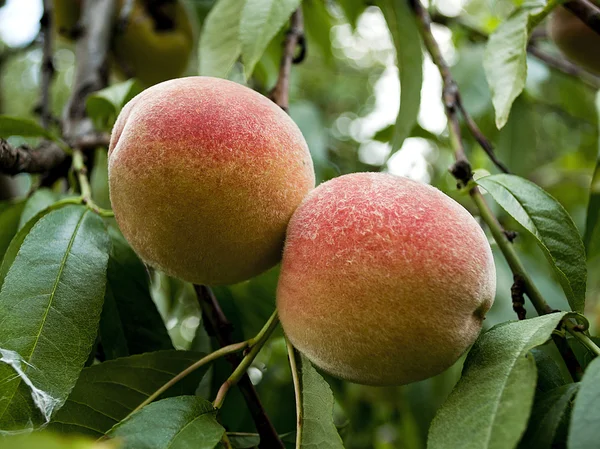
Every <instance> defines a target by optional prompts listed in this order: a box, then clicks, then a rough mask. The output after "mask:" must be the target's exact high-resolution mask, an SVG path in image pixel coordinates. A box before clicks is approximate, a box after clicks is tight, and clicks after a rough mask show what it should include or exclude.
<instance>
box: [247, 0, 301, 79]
mask: <svg viewBox="0 0 600 449" xmlns="http://www.w3.org/2000/svg"><path fill="white" fill-rule="evenodd" d="M300 2H301V0H245V3H244V5H243V6H242V7H241V9H242V15H241V18H240V28H239V30H240V31H239V32H240V34H239V38H240V42H241V44H242V50H241V52H242V61H243V63H244V73H245V75H246V79H248V78H250V76H251V75H252V72H253V71H254V67H255V66H256V63H257V62H258V61H259V59H260V58H261V56H262V54H263V53H264V52H265V50H266V49H267V46H268V45H269V42H270V41H271V40H272V39H273V38H274V37H275V35H276V34H277V33H278V32H279V30H280V29H281V28H282V27H283V26H284V25H285V24H286V23H287V22H288V20H289V18H290V16H291V15H292V13H293V12H294V11H295V10H296V9H297V8H298V7H299V6H300ZM238 3H239V2H238ZM238 7H239V6H238Z"/></svg>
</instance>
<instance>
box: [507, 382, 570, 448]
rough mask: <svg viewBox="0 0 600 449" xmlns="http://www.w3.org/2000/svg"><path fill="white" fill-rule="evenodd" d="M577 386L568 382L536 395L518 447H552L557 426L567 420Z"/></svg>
mask: <svg viewBox="0 0 600 449" xmlns="http://www.w3.org/2000/svg"><path fill="white" fill-rule="evenodd" d="M578 387H579V384H576V383H570V384H567V385H563V386H561V387H558V388H555V389H554V390H550V391H547V392H545V393H542V394H539V395H536V397H535V403H534V404H533V409H532V411H531V418H530V419H529V423H528V424H527V431H526V432H525V435H524V436H523V439H522V440H521V442H520V444H519V448H522V449H552V443H553V442H554V441H555V438H556V435H557V432H558V429H559V427H560V426H561V425H565V424H566V423H567V422H568V421H567V418H568V416H569V413H570V409H571V401H572V399H573V396H575V393H576V392H577V389H578Z"/></svg>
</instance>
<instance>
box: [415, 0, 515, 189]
mask: <svg viewBox="0 0 600 449" xmlns="http://www.w3.org/2000/svg"><path fill="white" fill-rule="evenodd" d="M409 4H410V6H411V7H412V9H413V10H414V12H415V14H416V16H417V18H418V21H419V26H420V29H421V36H422V37H423V42H424V43H425V47H426V48H427V51H428V52H429V54H430V55H431V59H432V60H433V61H434V63H435V65H436V66H437V67H438V70H439V71H440V75H441V76H442V85H443V91H442V100H443V103H444V110H445V111H446V117H447V118H448V127H449V129H450V142H451V144H452V149H453V150H454V156H455V158H456V163H455V164H454V165H453V166H452V168H451V169H450V172H451V173H452V174H453V175H454V177H455V178H456V179H457V180H458V181H459V183H460V184H462V185H467V183H468V182H469V181H470V180H471V177H472V173H471V164H470V163H469V160H468V159H467V156H466V154H465V148H464V145H463V143H462V136H461V131H460V120H459V116H458V113H459V112H460V113H461V115H462V116H463V118H464V119H465V123H466V125H467V128H468V129H469V131H470V132H471V134H472V135H473V137H474V138H475V140H476V141H477V142H478V143H479V145H480V146H481V148H483V150H484V151H485V152H486V154H487V155H488V157H489V158H490V160H491V161H492V162H493V163H494V165H496V167H498V169H499V170H500V171H502V172H504V173H509V170H508V168H507V167H506V166H505V165H504V164H503V163H502V162H501V161H500V160H499V159H498V157H497V156H496V154H495V152H494V148H493V146H492V144H491V143H490V141H489V140H488V139H487V138H486V137H485V136H484V135H483V133H482V132H481V130H480V129H479V127H478V126H477V124H476V123H475V120H473V118H472V117H471V115H470V114H469V113H468V112H467V110H466V109H465V107H464V106H463V104H462V99H461V96H460V92H459V90H458V85H457V84H456V81H455V80H454V78H452V74H451V73H450V67H449V66H448V63H447V62H446V60H445V59H444V57H443V55H442V51H441V50H440V47H439V45H438V43H437V42H436V40H435V38H434V37H433V34H432V32H431V17H430V16H429V12H428V11H427V10H426V9H425V8H424V7H423V5H422V4H421V2H420V1H419V0H409Z"/></svg>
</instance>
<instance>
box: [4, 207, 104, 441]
mask: <svg viewBox="0 0 600 449" xmlns="http://www.w3.org/2000/svg"><path fill="white" fill-rule="evenodd" d="M109 249H110V240H109V238H108V235H107V233H106V229H105V227H104V223H103V222H102V219H100V217H98V216H97V215H95V214H94V213H92V212H91V211H90V210H89V209H87V208H86V207H84V206H67V207H64V208H62V209H59V210H55V211H52V212H50V213H48V214H47V215H45V216H44V217H42V218H41V219H40V220H39V221H38V222H37V223H36V224H35V226H33V228H32V229H31V232H30V233H29V234H28V235H27V236H26V237H25V239H24V241H23V244H22V245H21V247H20V249H19V252H18V254H17V255H16V257H15V259H14V262H13V263H12V265H11V266H10V268H9V270H8V273H7V274H6V278H5V280H4V284H3V285H2V290H1V291H0V354H1V357H2V358H1V359H0V360H1V361H2V362H4V363H2V364H0V429H2V430H17V429H22V428H24V427H27V426H30V425H32V424H33V425H36V424H39V423H41V422H44V421H46V422H47V421H49V420H50V417H51V416H52V414H53V413H54V412H55V411H56V410H58V409H59V408H60V407H61V406H62V405H63V404H64V402H65V401H66V399H67V396H68V395H69V393H70V392H71V389H72V388H73V386H74V385H75V382H76V381H77V378H78V377H79V373H80V372H81V369H82V368H83V365H84V363H85V362H86V360H87V358H88V355H89V352H90V349H91V347H92V345H93V343H94V341H95V339H96V330H97V327H98V321H99V319H100V311H101V308H102V301H103V298H104V288H105V285H106V265H107V263H108V252H109ZM15 336H18V338H15Z"/></svg>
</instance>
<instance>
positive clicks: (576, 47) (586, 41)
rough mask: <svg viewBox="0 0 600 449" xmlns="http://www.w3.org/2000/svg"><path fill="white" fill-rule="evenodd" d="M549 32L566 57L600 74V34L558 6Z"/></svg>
mask: <svg viewBox="0 0 600 449" xmlns="http://www.w3.org/2000/svg"><path fill="white" fill-rule="evenodd" d="M548 34H549V35H550V38H551V39H552V40H553V41H554V43H555V44H556V46H557V47H558V48H559V49H560V51H561V52H562V53H563V54H564V55H565V57H566V58H567V59H569V60H571V61H572V62H574V63H575V64H577V65H579V66H581V67H583V68H585V69H587V70H589V71H590V72H593V73H596V74H600V34H598V33H596V32H595V31H594V30H592V29H591V28H589V27H588V26H587V25H586V24H585V23H583V22H582V21H581V20H580V19H579V17H577V16H575V15H574V14H572V13H571V12H570V11H569V10H568V9H566V8H564V7H562V6H561V7H558V8H556V9H555V10H554V11H553V12H552V14H551V15H550V20H549V21H548Z"/></svg>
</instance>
